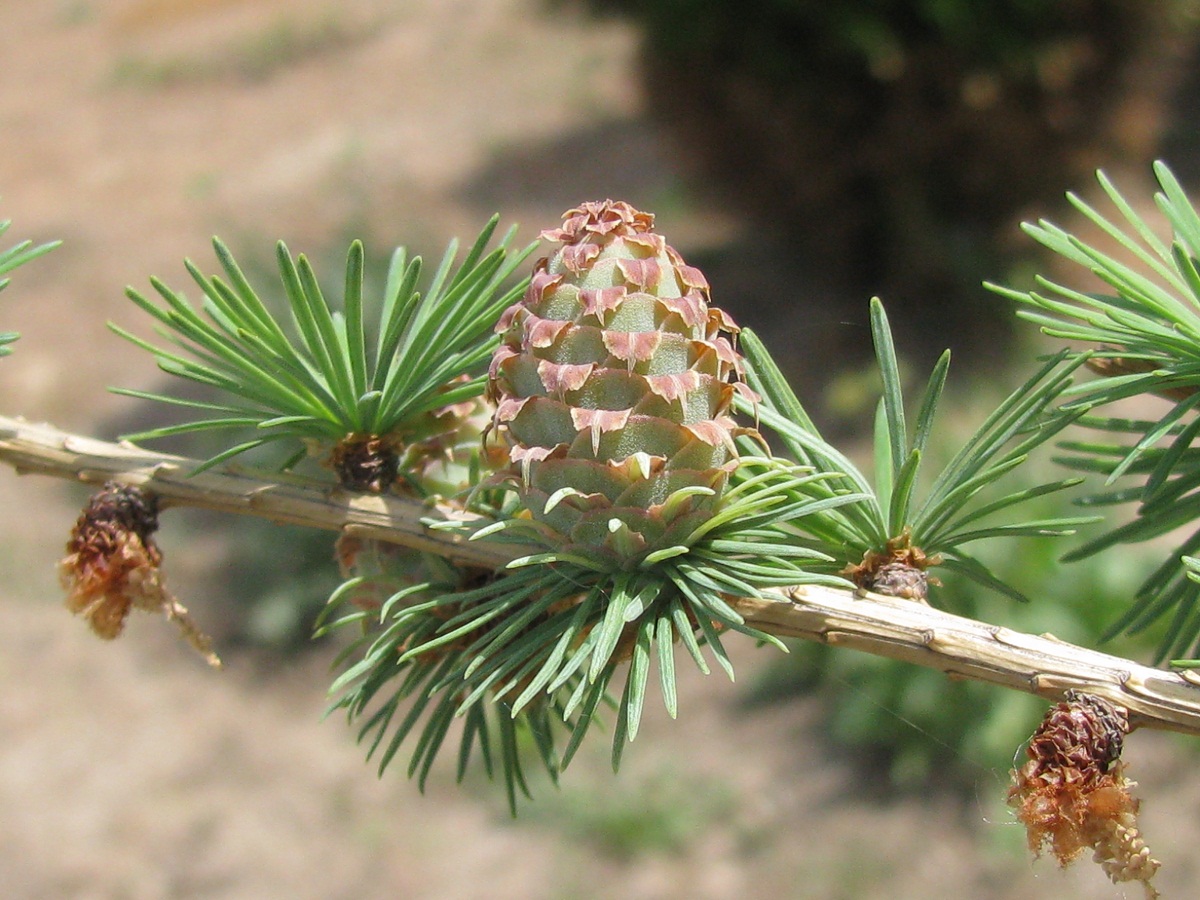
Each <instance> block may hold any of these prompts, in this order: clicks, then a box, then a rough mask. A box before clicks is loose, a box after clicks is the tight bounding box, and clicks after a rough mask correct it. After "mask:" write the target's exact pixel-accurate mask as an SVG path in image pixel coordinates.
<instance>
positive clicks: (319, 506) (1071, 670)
mask: <svg viewBox="0 0 1200 900" xmlns="http://www.w3.org/2000/svg"><path fill="white" fill-rule="evenodd" d="M0 462H3V463H6V464H8V465H10V466H12V467H13V468H14V469H16V470H17V471H18V472H36V473H39V474H44V475H53V476H56V477H59V478H69V479H75V480H79V481H83V482H87V483H95V484H100V483H103V482H105V481H110V480H111V481H118V482H121V483H123V484H132V485H138V486H140V487H144V488H147V489H149V490H152V491H154V493H156V494H157V495H158V496H159V498H160V502H161V505H162V506H163V507H167V506H172V505H175V506H196V507H203V508H206V509H213V510H219V511H221V512H228V513H238V514H249V515H255V516H260V517H264V518H267V519H270V520H273V521H276V522H287V523H292V524H298V525H305V526H309V527H313V528H326V529H333V530H338V531H349V532H351V533H354V534H358V535H361V536H363V537H371V538H376V539H379V540H386V541H391V542H394V543H398V544H403V545H405V546H408V547H412V548H413V549H417V550H424V551H429V552H434V553H437V554H439V555H441V556H445V557H447V558H449V559H452V560H454V561H456V562H459V563H462V564H466V565H473V566H479V567H482V568H498V567H500V566H503V565H504V564H505V563H506V562H508V561H509V560H510V559H512V558H513V557H514V556H515V555H517V551H515V550H514V548H513V547H511V546H505V545H497V544H488V543H484V542H468V541H464V540H462V539H461V538H459V537H457V536H453V535H449V534H446V533H442V532H438V531H434V530H431V529H430V528H429V526H428V524H427V523H428V522H430V521H433V520H439V519H447V518H449V517H451V516H452V515H453V513H452V512H451V511H449V510H446V509H442V508H439V507H435V506H431V505H428V504H424V503H420V502H417V501H413V500H405V499H403V498H399V497H378V496H372V495H362V494H353V493H350V492H348V491H344V490H342V489H340V488H338V487H336V486H333V485H330V486H327V487H321V486H316V485H313V484H312V483H311V482H310V481H307V480H301V479H298V478H292V477H288V476H276V475H267V474H263V473H256V472H254V471H252V470H250V469H244V468H242V467H239V466H235V465H227V466H224V467H221V468H218V469H213V470H210V471H207V472H202V473H200V474H197V475H194V476H190V475H189V473H190V472H191V471H192V470H193V469H194V468H195V467H196V465H197V461H196V460H191V459H187V458H184V457H179V456H170V455H165V454H160V453H153V452H150V451H147V450H143V449H141V448H138V447H134V446H132V445H129V444H113V443H108V442H104V441H97V440H94V439H92V438H87V437H82V436H79V435H74V434H68V433H65V432H62V431H59V430H57V429H55V428H52V427H50V426H48V425H34V424H30V423H27V422H24V421H21V420H18V419H10V418H6V417H0ZM733 604H734V607H735V608H736V609H737V610H738V611H739V612H740V613H741V614H742V615H743V616H745V618H746V621H747V622H748V623H749V624H751V625H753V626H755V627H757V628H760V629H762V630H763V631H766V632H769V633H772V634H776V635H779V636H782V637H796V638H804V639H807V640H815V641H821V642H824V643H828V644H832V645H835V646H843V647H848V648H852V649H856V650H865V651H867V652H868V653H874V654H877V655H879V656H885V657H888V658H891V659H898V660H902V661H905V662H910V663H915V664H917V665H922V666H927V667H929V668H934V669H938V670H940V671H943V672H945V673H946V674H947V675H949V676H951V677H955V678H971V679H974V680H978V681H984V682H988V683H990V684H996V685H1001V686H1004V687H1009V688H1016V689H1017V690H1022V691H1027V692H1029V693H1033V694H1038V695H1040V696H1043V697H1046V698H1047V699H1052V700H1055V699H1061V697H1062V696H1063V694H1064V693H1065V692H1066V691H1067V690H1070V689H1076V690H1082V691H1086V692H1087V693H1091V694H1096V695H1098V696H1101V697H1104V698H1105V699H1108V700H1110V701H1112V702H1113V703H1115V704H1118V705H1120V706H1122V707H1124V708H1125V709H1127V710H1128V711H1129V717H1130V721H1131V724H1133V725H1135V726H1138V725H1140V726H1145V727H1151V728H1161V729H1167V730H1171V731H1179V732H1183V733H1187V734H1196V735H1200V678H1196V677H1195V676H1193V675H1192V674H1191V673H1188V672H1183V673H1177V672H1167V671H1163V670H1160V669H1153V668H1149V667H1147V666H1142V665H1139V664H1137V663H1134V662H1130V661H1129V660H1125V659H1122V658H1120V657H1116V656H1110V655H1108V654H1105V653H1099V652H1096V651H1094V650H1088V649H1085V648H1082V647H1077V646H1075V645H1073V644H1068V643H1066V642H1064V641H1060V640H1058V639H1056V638H1054V637H1052V636H1050V635H1043V636H1035V635H1029V634H1022V633H1020V632H1016V631H1010V630H1009V629H1007V628H1001V627H998V626H995V625H988V624H985V623H982V622H977V621H975V620H973V619H967V618H964V617H962V616H956V615H953V614H951V613H947V612H942V611H941V610H937V609H933V608H931V607H928V606H924V605H921V604H918V603H914V602H912V601H909V600H898V599H895V598H891V597H882V596H879V595H875V594H865V593H861V592H859V593H856V592H853V591H849V590H838V589H835V588H828V587H813V586H806V587H798V588H795V589H794V590H792V591H791V592H789V593H788V595H787V596H784V595H782V594H780V595H778V596H775V597H772V598H770V599H751V598H742V599H737V600H734V601H733Z"/></svg>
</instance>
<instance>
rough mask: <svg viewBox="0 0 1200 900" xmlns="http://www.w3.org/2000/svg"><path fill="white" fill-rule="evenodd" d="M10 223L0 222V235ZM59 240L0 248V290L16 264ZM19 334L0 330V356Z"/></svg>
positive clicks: (45, 251)
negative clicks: (5, 248)
mask: <svg viewBox="0 0 1200 900" xmlns="http://www.w3.org/2000/svg"><path fill="white" fill-rule="evenodd" d="M11 224H12V223H11V222H10V221H8V220H5V221H2V222H0V236H2V235H3V234H4V232H6V231H8V228H9V226H10V225H11ZM60 243H61V241H50V242H48V243H45V244H39V245H38V246H36V247H35V246H34V245H33V241H28V240H26V241H21V242H20V243H18V244H15V245H14V246H12V247H9V248H8V249H7V250H0V291H2V290H4V288H6V287H7V286H8V282H9V279H7V278H5V277H3V276H5V275H7V274H8V273H9V272H11V271H12V270H13V269H15V268H17V267H18V266H22V265H24V264H25V263H27V262H29V261H30V260H32V259H37V258H38V257H39V256H41V255H42V254H44V253H49V252H50V251H51V250H53V249H54V248H55V247H57V246H58V245H59V244H60ZM19 337H20V335H19V334H17V333H16V332H15V331H5V332H0V356H7V355H8V354H10V353H12V349H11V348H10V347H8V346H7V345H8V344H11V343H12V342H13V341H15V340H16V339H17V338H19Z"/></svg>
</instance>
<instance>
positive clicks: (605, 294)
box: [488, 200, 749, 566]
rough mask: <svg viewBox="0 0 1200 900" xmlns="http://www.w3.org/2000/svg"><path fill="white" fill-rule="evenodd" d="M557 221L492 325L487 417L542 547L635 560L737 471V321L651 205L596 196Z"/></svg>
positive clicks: (667, 542)
mask: <svg viewBox="0 0 1200 900" xmlns="http://www.w3.org/2000/svg"><path fill="white" fill-rule="evenodd" d="M563 219H564V221H563V225H562V227H561V228H556V229H552V230H548V231H545V232H543V233H542V238H543V240H549V241H556V242H558V244H559V247H558V248H557V249H556V250H555V251H554V252H553V253H552V254H551V255H550V256H549V257H546V258H544V259H542V260H540V261H539V262H538V263H537V265H536V267H535V270H534V273H533V277H532V281H531V284H530V286H529V288H528V290H527V291H526V293H525V295H524V297H523V298H522V299H521V300H520V301H519V302H518V303H516V304H514V305H513V306H511V307H510V308H509V309H508V310H507V311H506V312H505V313H504V315H503V316H502V317H501V319H500V322H499V324H498V325H497V327H496V330H497V332H498V333H499V334H500V335H501V343H500V346H499V347H498V349H497V350H496V353H495V355H494V357H493V359H492V364H491V369H490V380H489V388H488V397H489V398H490V400H491V401H492V402H493V403H494V404H495V412H494V419H493V425H494V428H495V429H496V431H497V433H498V434H499V435H500V436H501V438H502V439H503V440H504V441H505V443H506V444H507V445H508V449H509V452H510V456H511V459H512V468H511V475H512V477H513V478H514V479H515V480H516V481H517V484H518V490H519V491H520V495H521V499H522V502H523V505H524V506H525V508H526V509H527V510H528V513H529V515H530V517H531V518H532V519H534V520H535V521H537V522H540V523H541V524H542V526H544V527H543V528H541V529H540V532H541V533H542V534H543V535H544V536H547V539H548V540H549V542H550V543H552V544H554V545H555V548H556V549H561V550H566V551H570V552H574V553H583V554H586V555H588V556H590V557H592V558H599V559H603V560H606V561H608V562H610V563H612V562H615V563H617V564H620V565H623V566H629V565H631V564H635V563H636V562H638V561H639V560H640V559H642V558H643V557H644V556H645V555H646V554H647V553H650V552H653V551H654V550H656V549H663V548H665V547H670V546H673V545H676V544H678V543H679V542H680V541H681V540H682V539H683V538H685V537H686V535H687V534H690V533H691V531H692V530H694V528H695V527H696V526H697V525H699V524H700V523H702V522H703V521H704V520H705V519H707V518H708V517H709V516H710V515H711V514H712V510H713V509H714V507H715V504H716V500H717V499H718V498H719V496H720V494H721V492H722V490H723V489H724V486H725V483H726V481H727V479H728V477H729V473H730V472H731V471H732V469H733V468H734V467H735V466H736V463H737V449H736V446H735V444H734V438H735V437H736V436H737V435H738V434H740V433H742V432H743V431H744V430H745V429H743V428H741V427H739V426H738V425H737V423H736V422H735V421H734V419H733V417H732V415H731V407H732V403H733V398H734V396H735V393H737V392H742V393H745V394H748V393H749V389H748V388H747V387H746V386H745V384H743V383H742V380H741V378H742V368H741V357H740V356H739V354H738V353H737V350H736V349H735V345H734V341H735V339H736V335H737V332H738V328H737V326H736V325H735V324H734V323H733V321H732V320H731V319H730V318H729V317H728V316H727V315H726V314H725V313H724V312H722V311H721V310H720V309H717V308H716V307H712V306H710V305H709V289H708V282H707V281H706V279H705V278H704V275H703V274H702V273H701V272H700V270H699V269H696V268H694V267H692V266H689V265H686V264H685V263H684V261H683V259H682V258H681V257H680V255H679V254H678V253H677V252H676V251H675V250H674V249H672V248H671V247H670V246H668V245H667V243H666V241H665V240H664V238H663V237H662V235H660V234H657V233H656V232H655V231H654V230H653V223H654V217H653V216H651V215H650V214H648V213H643V212H639V211H638V210H636V209H634V208H633V207H632V206H630V205H629V204H628V203H624V202H620V201H611V200H605V201H602V202H595V203H585V204H583V205H582V206H580V207H578V208H576V209H572V210H569V211H568V212H567V213H566V214H565V215H564V216H563Z"/></svg>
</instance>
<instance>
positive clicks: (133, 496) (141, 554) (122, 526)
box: [59, 481, 221, 667]
mask: <svg viewBox="0 0 1200 900" xmlns="http://www.w3.org/2000/svg"><path fill="white" fill-rule="evenodd" d="M157 530H158V500H157V498H156V497H155V496H154V494H151V493H149V492H146V491H143V490H142V489H141V488H138V487H135V486H133V485H124V484H119V483H117V482H115V481H110V482H108V483H107V484H105V485H104V487H103V489H101V490H100V491H98V492H97V493H95V494H93V495H92V497H91V498H90V499H89V501H88V504H87V506H86V507H84V510H83V513H82V515H80V517H79V520H78V521H77V522H76V523H75V527H74V528H73V529H72V530H71V537H70V540H69V541H68V542H67V555H66V556H65V557H64V558H63V560H62V561H61V562H60V563H59V575H60V578H61V580H62V584H63V587H64V588H65V589H66V591H67V608H68V609H70V610H71V612H73V613H75V614H77V615H82V616H83V617H84V618H85V619H87V621H88V624H89V625H91V626H92V631H94V632H95V633H96V634H97V635H98V636H99V637H102V638H104V639H105V640H113V639H114V638H116V637H117V636H118V635H120V633H121V632H122V631H123V630H124V628H125V620H126V619H127V618H128V617H129V611H130V610H131V609H141V610H144V611H147V612H161V613H163V614H164V615H165V616H166V617H167V618H168V619H171V620H172V621H174V622H175V624H176V625H177V626H178V627H179V629H180V631H181V632H182V633H183V636H184V638H185V639H186V640H187V642H188V643H189V644H191V645H192V647H193V648H195V649H196V650H197V651H198V652H199V653H200V654H201V655H202V656H203V657H204V658H205V660H206V661H207V662H208V664H209V665H211V666H215V667H219V666H220V665H221V661H220V660H219V659H218V658H217V656H216V654H215V653H213V651H212V645H211V642H210V641H209V639H208V636H207V635H205V634H204V632H202V631H201V630H200V629H199V628H198V627H197V626H196V624H195V623H194V622H193V621H192V620H191V618H190V617H189V616H188V611H187V609H186V608H185V607H184V606H183V604H182V603H180V602H179V601H178V600H177V599H176V598H175V597H174V596H172V595H171V594H170V593H169V592H168V591H167V589H166V586H165V584H164V583H163V577H162V572H161V570H160V568H159V567H160V565H161V564H162V551H160V550H159V549H158V546H157V545H156V544H155V543H154V538H153V537H152V536H151V535H153V533H154V532H155V531H157Z"/></svg>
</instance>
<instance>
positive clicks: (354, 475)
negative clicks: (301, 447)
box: [329, 434, 400, 494]
mask: <svg viewBox="0 0 1200 900" xmlns="http://www.w3.org/2000/svg"><path fill="white" fill-rule="evenodd" d="M329 464H330V465H331V466H332V467H333V471H334V472H335V473H337V476H338V481H339V482H340V483H341V485H342V487H344V488H346V489H347V490H351V491H369V492H370V493H373V494H383V493H386V492H387V491H388V489H390V488H391V486H392V482H394V481H395V480H396V475H397V473H398V472H399V467H400V457H399V455H398V454H397V452H396V448H395V446H394V445H393V443H392V442H391V441H390V440H388V439H386V438H382V437H379V436H378V435H374V434H349V435H346V437H345V438H343V439H342V440H341V441H340V442H339V443H338V444H337V446H335V447H334V448H333V453H332V455H331V457H330V461H329Z"/></svg>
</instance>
